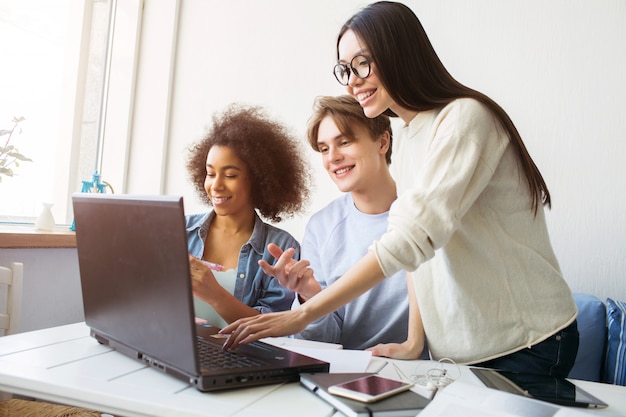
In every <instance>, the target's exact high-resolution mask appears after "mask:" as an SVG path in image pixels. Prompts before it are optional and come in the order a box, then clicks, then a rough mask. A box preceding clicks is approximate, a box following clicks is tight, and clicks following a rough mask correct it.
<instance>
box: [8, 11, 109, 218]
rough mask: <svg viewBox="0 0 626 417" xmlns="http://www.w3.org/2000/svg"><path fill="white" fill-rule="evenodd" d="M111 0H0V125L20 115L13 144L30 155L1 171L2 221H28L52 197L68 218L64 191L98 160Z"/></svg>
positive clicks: (77, 188) (68, 191)
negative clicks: (4, 173)
mask: <svg viewBox="0 0 626 417" xmlns="http://www.w3.org/2000/svg"><path fill="white" fill-rule="evenodd" d="M110 3H111V0H89V1H75V0H54V1H50V0H0V38H1V39H3V41H2V42H0V56H2V66H1V68H2V69H1V70H0V71H1V73H2V76H0V95H1V96H2V100H0V130H5V129H6V130H10V129H11V128H12V127H13V123H12V119H13V118H14V117H23V118H24V120H23V121H22V122H21V123H20V124H19V126H18V129H16V131H15V133H14V134H13V136H12V137H11V144H12V145H14V146H16V147H17V148H18V149H19V151H20V153H22V154H23V155H25V156H26V157H28V158H30V159H32V162H22V163H20V164H19V166H18V167H16V166H13V169H14V171H15V175H14V176H12V177H8V176H2V182H0V221H4V222H7V221H8V222H33V221H34V219H35V218H36V217H37V215H38V214H39V212H40V211H41V210H42V207H43V203H44V202H49V203H53V204H54V206H53V214H54V217H55V220H56V222H57V223H60V224H64V223H70V222H71V218H70V217H71V216H70V215H69V213H70V211H69V210H68V206H69V201H70V200H69V195H70V194H71V193H72V192H74V191H80V189H81V188H80V187H81V180H89V179H91V175H92V173H93V172H94V168H95V164H96V148H97V143H98V140H97V138H98V122H99V118H100V107H101V106H100V102H101V97H102V87H103V74H104V63H105V62H106V45H107V34H108V22H109V14H110V7H111V4H110ZM7 138H8V135H4V136H2V137H1V138H0V141H1V142H0V143H1V144H0V146H4V142H5V141H6V140H7ZM86 173H87V174H86Z"/></svg>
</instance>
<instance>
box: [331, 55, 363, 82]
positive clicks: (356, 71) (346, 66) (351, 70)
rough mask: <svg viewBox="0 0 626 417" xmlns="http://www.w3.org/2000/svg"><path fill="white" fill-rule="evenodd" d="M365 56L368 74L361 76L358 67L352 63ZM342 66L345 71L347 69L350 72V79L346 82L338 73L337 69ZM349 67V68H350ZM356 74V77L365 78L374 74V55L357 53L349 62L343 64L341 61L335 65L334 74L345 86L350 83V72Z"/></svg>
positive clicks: (346, 71)
mask: <svg viewBox="0 0 626 417" xmlns="http://www.w3.org/2000/svg"><path fill="white" fill-rule="evenodd" d="M359 57H361V58H365V61H366V62H367V75H365V76H363V77H361V76H360V75H359V71H358V70H357V69H355V68H354V66H353V65H352V63H353V62H354V60H355V59H357V58H359ZM338 68H341V69H342V70H343V71H345V73H347V74H348V79H347V80H346V82H345V84H344V82H343V81H342V80H340V79H339V77H338V75H337V69H338ZM348 69H349V70H348ZM351 73H352V74H354V76H355V77H357V78H359V79H361V80H364V79H365V78H367V77H369V76H370V75H371V74H372V57H371V56H369V55H365V54H357V55H355V56H353V57H352V59H351V60H350V63H349V64H341V63H336V64H335V66H334V67H333V75H334V76H335V79H336V80H337V82H338V83H339V84H341V85H343V86H346V85H348V83H349V82H350V74H351Z"/></svg>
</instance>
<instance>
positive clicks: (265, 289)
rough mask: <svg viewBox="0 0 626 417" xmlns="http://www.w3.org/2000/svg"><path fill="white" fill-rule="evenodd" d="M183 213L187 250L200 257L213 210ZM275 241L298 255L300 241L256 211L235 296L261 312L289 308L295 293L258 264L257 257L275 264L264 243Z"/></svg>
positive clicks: (241, 257) (241, 255)
mask: <svg viewBox="0 0 626 417" xmlns="http://www.w3.org/2000/svg"><path fill="white" fill-rule="evenodd" d="M185 217H186V223H187V225H186V227H187V246H188V249H189V253H190V254H191V255H193V256H195V257H197V258H200V259H202V254H203V253H204V240H205V238H206V236H207V233H208V230H209V225H210V224H211V222H212V221H213V219H214V218H215V212H214V211H210V212H208V213H200V214H191V215H187V216H185ZM269 243H274V244H276V245H278V246H279V247H280V248H281V249H283V250H285V249H288V248H294V249H295V250H296V254H295V256H294V257H295V258H296V259H300V244H299V243H298V241H297V240H296V239H295V238H294V237H293V236H291V235H290V234H289V233H288V232H286V231H284V230H281V229H279V228H277V227H274V226H272V225H270V224H267V223H265V222H263V220H261V218H260V217H259V216H258V215H256V214H255V220H254V230H253V231H252V236H250V239H249V240H248V242H246V244H244V245H243V246H242V247H241V251H240V252H239V261H238V262H237V275H236V276H237V282H236V283H235V293H234V296H235V298H237V299H238V300H240V301H241V302H242V303H244V304H246V305H248V306H250V307H252V308H254V309H256V310H259V312H260V313H261V314H263V313H271V312H275V311H284V310H290V309H291V304H292V302H293V300H294V293H293V292H292V291H290V290H288V289H287V288H285V287H283V286H282V285H280V284H279V283H278V280H276V279H274V278H273V277H271V276H268V275H266V274H265V273H264V272H263V270H262V269H261V267H260V266H259V265H258V261H259V260H260V259H264V260H266V261H267V262H269V263H270V264H274V262H275V259H274V257H273V256H272V255H271V254H270V253H269V252H267V245H268V244H269Z"/></svg>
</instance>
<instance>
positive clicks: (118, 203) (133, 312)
mask: <svg viewBox="0 0 626 417" xmlns="http://www.w3.org/2000/svg"><path fill="white" fill-rule="evenodd" d="M72 203H73V207H74V221H75V226H76V244H77V251H78V265H79V270H80V280H81V286H82V294H83V308H84V313H85V322H86V324H87V325H88V326H89V327H90V329H91V330H90V333H91V336H93V337H94V338H95V339H96V340H97V341H98V342H100V343H102V344H105V345H108V346H110V347H112V348H114V349H115V350H117V351H119V352H121V353H123V354H126V355H128V356H130V357H132V358H135V359H137V360H139V361H141V362H143V363H145V364H146V365H149V366H151V367H153V368H156V369H158V370H160V371H163V372H166V373H168V374H171V375H173V376H175V377H177V378H179V379H182V380H184V381H187V382H189V383H190V384H191V385H193V386H194V387H196V388H197V389H198V390H200V391H215V390H222V389H229V388H239V387H247V386H255V385H266V384H275V383H281V382H289V381H298V380H299V374H300V373H305V372H306V373H310V372H328V369H329V364H328V363H327V362H323V361H320V360H317V359H313V358H309V357H307V356H304V355H301V354H298V353H295V352H291V351H289V350H285V349H282V348H280V347H277V346H273V345H270V344H267V343H263V342H254V343H251V344H248V345H245V346H241V347H239V348H238V349H236V350H230V351H224V350H222V349H221V346H222V344H223V342H224V337H225V336H223V335H220V334H219V333H218V332H219V330H220V329H219V328H216V327H211V326H209V325H199V324H196V323H195V317H194V316H195V315H194V305H193V296H192V290H191V278H190V270H189V259H188V252H187V234H186V230H185V217H184V209H183V198H182V197H175V196H134V195H118V194H98V193H93V194H91V193H76V194H73V195H72ZM211 356H215V360H210V359H209V358H210V357H211Z"/></svg>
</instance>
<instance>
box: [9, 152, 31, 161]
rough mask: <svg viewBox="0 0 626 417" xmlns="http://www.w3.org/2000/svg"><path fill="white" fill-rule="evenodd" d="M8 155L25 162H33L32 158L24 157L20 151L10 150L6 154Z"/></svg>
mask: <svg viewBox="0 0 626 417" xmlns="http://www.w3.org/2000/svg"><path fill="white" fill-rule="evenodd" d="M8 155H9V156H12V157H13V158H15V159H17V160H20V161H25V162H33V160H32V159H30V158H27V157H25V156H24V155H22V154H21V153H17V152H10V153H9V154H8Z"/></svg>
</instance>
